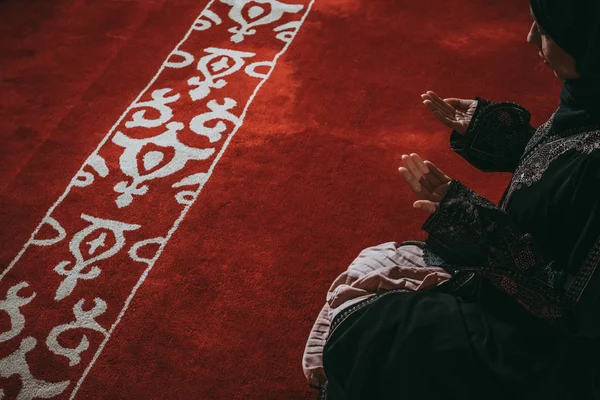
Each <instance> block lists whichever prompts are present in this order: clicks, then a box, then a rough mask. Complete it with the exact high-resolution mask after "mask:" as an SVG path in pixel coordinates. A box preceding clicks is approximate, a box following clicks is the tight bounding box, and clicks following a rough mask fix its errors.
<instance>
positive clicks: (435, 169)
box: [424, 160, 452, 183]
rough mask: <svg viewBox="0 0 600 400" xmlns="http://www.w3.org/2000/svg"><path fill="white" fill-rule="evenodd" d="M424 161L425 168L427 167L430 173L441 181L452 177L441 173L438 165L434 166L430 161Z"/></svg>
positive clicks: (445, 181)
mask: <svg viewBox="0 0 600 400" xmlns="http://www.w3.org/2000/svg"><path fill="white" fill-rule="evenodd" d="M424 163H425V165H427V168H429V171H431V173H432V174H434V175H435V176H436V177H438V179H439V180H441V181H442V182H444V183H447V182H450V181H451V180H452V178H450V177H449V176H448V175H446V174H445V173H443V172H442V170H441V169H439V168H438V167H436V166H435V164H434V163H432V162H431V161H429V160H425V161H424Z"/></svg>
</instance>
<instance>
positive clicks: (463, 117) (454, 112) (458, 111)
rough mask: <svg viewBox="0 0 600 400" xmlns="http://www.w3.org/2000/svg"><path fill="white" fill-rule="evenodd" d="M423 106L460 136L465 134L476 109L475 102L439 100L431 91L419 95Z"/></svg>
mask: <svg viewBox="0 0 600 400" xmlns="http://www.w3.org/2000/svg"><path fill="white" fill-rule="evenodd" d="M421 98H422V99H423V104H425V105H426V106H427V108H428V109H429V111H431V112H432V113H433V114H434V115H435V116H436V118H437V119H438V120H440V122H441V123H443V124H444V125H446V126H447V127H448V128H450V129H453V130H455V131H456V132H458V133H460V134H463V135H464V134H465V132H466V131H467V128H468V127H469V124H470V123H471V118H473V114H475V109H476V108H477V103H478V101H477V100H474V99H473V100H467V99H455V98H450V99H443V100H442V99H441V98H440V96H438V95H437V94H435V93H434V92H432V91H428V92H426V93H423V94H422V95H421Z"/></svg>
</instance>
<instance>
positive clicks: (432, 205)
mask: <svg viewBox="0 0 600 400" xmlns="http://www.w3.org/2000/svg"><path fill="white" fill-rule="evenodd" d="M439 204H440V203H437V202H432V201H429V200H417V201H415V202H414V203H413V207H414V208H420V209H421V210H425V211H427V212H428V213H430V214H433V213H435V212H436V211H437V209H438V206H439Z"/></svg>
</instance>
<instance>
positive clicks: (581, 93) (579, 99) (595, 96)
mask: <svg viewBox="0 0 600 400" xmlns="http://www.w3.org/2000/svg"><path fill="white" fill-rule="evenodd" d="M529 3H530V5H531V9H532V11H533V15H534V16H535V19H536V21H537V23H538V24H539V25H540V27H541V28H542V30H544V31H545V32H546V33H547V34H548V35H549V36H550V37H551V38H552V40H553V41H554V42H555V43H556V44H557V45H559V46H560V48H562V49H563V50H564V51H566V52H567V53H568V54H569V55H570V56H571V57H573V58H574V59H575V62H576V68H577V72H578V73H579V75H581V77H580V78H578V79H573V80H567V81H565V82H564V84H563V90H562V92H561V106H562V108H563V109H562V110H561V109H559V113H558V114H561V111H562V114H563V117H565V118H564V119H565V120H568V121H569V122H571V120H572V118H566V117H573V115H574V114H573V113H575V114H577V116H578V118H577V119H578V120H580V121H584V122H590V123H595V122H596V121H600V0H530V1H529ZM582 117H583V119H582Z"/></svg>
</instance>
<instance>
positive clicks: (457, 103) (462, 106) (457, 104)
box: [444, 97, 473, 111]
mask: <svg viewBox="0 0 600 400" xmlns="http://www.w3.org/2000/svg"><path fill="white" fill-rule="evenodd" d="M444 101H445V102H446V103H448V104H450V105H451V106H452V107H454V108H456V109H457V110H461V111H466V110H468V109H469V107H470V106H471V104H473V100H467V99H457V98H454V97H451V98H448V99H444Z"/></svg>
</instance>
